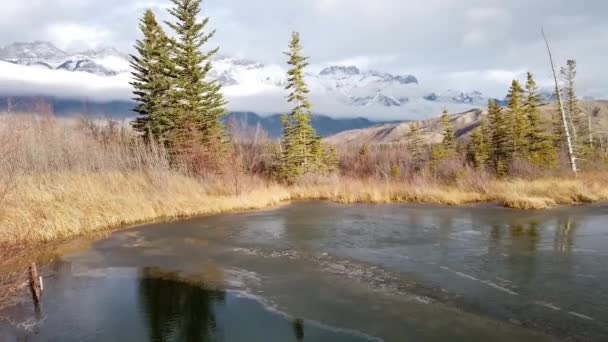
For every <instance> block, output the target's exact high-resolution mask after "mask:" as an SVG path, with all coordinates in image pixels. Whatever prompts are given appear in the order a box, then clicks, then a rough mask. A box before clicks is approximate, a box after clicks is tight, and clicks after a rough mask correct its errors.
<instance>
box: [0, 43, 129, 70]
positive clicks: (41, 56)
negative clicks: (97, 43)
mask: <svg viewBox="0 0 608 342" xmlns="http://www.w3.org/2000/svg"><path fill="white" fill-rule="evenodd" d="M0 60H3V61H7V62H10V63H14V64H19V65H27V66H37V67H42V68H46V69H52V70H67V71H81V72H88V73H91V74H96V75H102V76H115V75H118V74H120V73H123V72H128V71H129V59H128V55H126V54H122V53H120V52H119V51H117V50H116V49H113V48H102V49H99V50H88V51H83V52H78V53H68V52H65V51H62V50H60V49H58V48H57V47H55V46H54V45H53V44H51V43H48V42H41V41H36V42H32V43H14V44H11V45H8V46H6V47H4V48H0Z"/></svg>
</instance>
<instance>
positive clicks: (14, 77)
mask: <svg viewBox="0 0 608 342" xmlns="http://www.w3.org/2000/svg"><path fill="white" fill-rule="evenodd" d="M130 79H131V77H130V75H129V74H128V73H124V74H119V75H118V76H112V77H106V76H98V75H94V74H90V73H86V72H70V71H64V70H50V69H46V68H44V67H29V66H22V65H15V64H12V63H8V62H1V61H0V93H3V94H11V95H22V94H30V95H31V94H35V95H46V96H73V97H90V98H95V99H97V100H116V99H122V100H127V99H129V98H130V97H131V87H130V86H129V81H130Z"/></svg>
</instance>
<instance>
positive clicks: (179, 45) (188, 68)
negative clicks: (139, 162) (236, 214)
mask: <svg viewBox="0 0 608 342" xmlns="http://www.w3.org/2000/svg"><path fill="white" fill-rule="evenodd" d="M171 2H172V3H173V4H174V7H173V8H171V9H170V10H169V13H170V14H171V15H172V16H173V17H174V18H175V20H176V22H175V23H172V22H167V25H169V27H171V28H172V29H173V30H174V31H175V33H176V35H177V37H176V39H173V40H172V50H173V51H172V52H173V56H172V57H173V63H174V64H175V72H174V84H173V85H172V91H171V95H172V110H173V111H174V113H175V114H174V115H175V117H176V120H177V121H178V122H179V128H180V132H177V136H178V138H180V139H181V140H182V141H183V140H188V139H190V140H192V139H197V140H198V139H200V140H201V141H200V142H201V143H202V144H203V147H204V148H206V149H207V150H209V151H212V152H214V153H217V152H221V150H222V149H223V148H224V147H225V140H226V139H225V131H224V127H223V125H222V123H221V121H220V119H221V117H222V116H223V115H224V114H225V109H224V105H225V104H226V102H225V101H224V97H223V95H222V93H221V92H220V90H221V85H220V84H219V83H218V82H217V81H210V80H208V75H209V72H210V71H211V62H210V58H211V56H213V55H214V54H216V53H217V51H218V49H219V48H214V49H212V50H209V51H207V52H203V51H202V50H201V49H202V47H203V46H204V45H205V44H206V43H207V42H208V41H209V39H211V38H212V37H213V35H214V34H215V31H211V32H209V33H207V32H205V31H204V30H205V27H206V26H207V24H208V22H209V18H205V19H203V20H202V21H199V20H198V18H197V16H198V15H199V13H200V12H201V8H200V5H201V0H171Z"/></svg>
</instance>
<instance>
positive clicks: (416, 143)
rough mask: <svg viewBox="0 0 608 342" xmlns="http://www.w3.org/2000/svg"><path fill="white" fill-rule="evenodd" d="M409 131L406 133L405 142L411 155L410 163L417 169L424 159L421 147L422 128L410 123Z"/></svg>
mask: <svg viewBox="0 0 608 342" xmlns="http://www.w3.org/2000/svg"><path fill="white" fill-rule="evenodd" d="M409 128H410V130H409V132H408V133H407V142H408V145H409V146H408V147H409V150H410V153H411V155H412V162H413V164H414V166H415V167H418V166H420V165H421V164H422V162H423V159H424V151H423V150H422V149H423V145H424V141H423V139H422V132H421V131H422V128H421V127H420V125H419V124H418V123H415V122H414V123H411V124H410V126H409Z"/></svg>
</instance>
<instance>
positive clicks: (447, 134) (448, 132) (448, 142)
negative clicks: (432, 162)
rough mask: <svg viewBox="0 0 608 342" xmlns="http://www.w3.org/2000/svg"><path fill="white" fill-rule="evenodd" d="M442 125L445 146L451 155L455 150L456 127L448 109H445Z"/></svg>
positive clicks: (447, 152)
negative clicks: (453, 125)
mask: <svg viewBox="0 0 608 342" xmlns="http://www.w3.org/2000/svg"><path fill="white" fill-rule="evenodd" d="M441 125H442V126H443V143H442V144H443V148H444V149H445V152H446V154H447V155H448V156H449V155H451V154H452V153H453V152H454V148H455V140H456V138H455V135H454V127H452V122H451V121H450V114H449V113H448V110H447V109H444V110H443V113H442V115H441Z"/></svg>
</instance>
